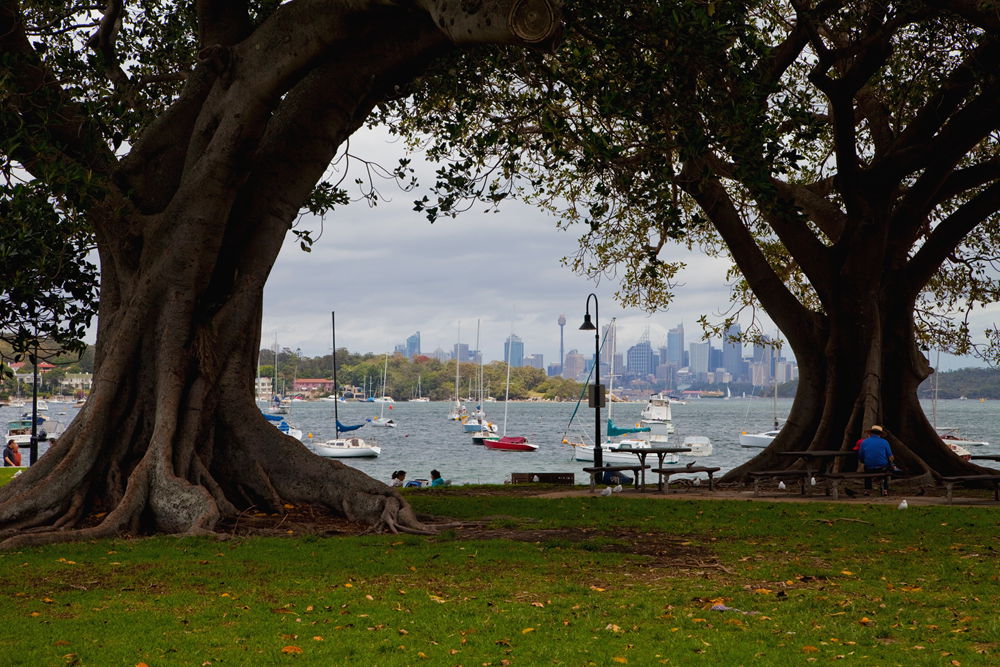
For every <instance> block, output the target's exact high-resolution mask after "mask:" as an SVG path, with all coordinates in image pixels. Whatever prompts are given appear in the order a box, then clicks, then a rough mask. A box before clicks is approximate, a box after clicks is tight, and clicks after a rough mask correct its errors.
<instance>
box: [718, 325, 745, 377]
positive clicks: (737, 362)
mask: <svg viewBox="0 0 1000 667" xmlns="http://www.w3.org/2000/svg"><path fill="white" fill-rule="evenodd" d="M739 335H740V325H739V324H733V325H731V326H729V327H726V333H725V334H724V335H723V338H722V367H723V368H725V369H726V370H727V371H729V374H730V375H732V376H733V379H734V380H737V381H738V380H742V379H743V343H741V342H740V341H733V340H732V339H733V338H738V337H739Z"/></svg>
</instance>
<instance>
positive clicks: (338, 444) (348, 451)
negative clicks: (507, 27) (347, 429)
mask: <svg viewBox="0 0 1000 667" xmlns="http://www.w3.org/2000/svg"><path fill="white" fill-rule="evenodd" d="M306 446H307V447H308V448H309V449H310V450H311V451H312V452H313V453H314V454H318V455H319V456H325V457H328V458H338V459H354V458H374V457H376V456H378V455H379V454H381V453H382V448H381V447H379V446H378V445H377V444H375V443H374V442H365V440H364V439H363V438H358V437H353V438H333V439H331V440H323V441H315V442H314V441H312V440H310V441H308V442H307V443H306Z"/></svg>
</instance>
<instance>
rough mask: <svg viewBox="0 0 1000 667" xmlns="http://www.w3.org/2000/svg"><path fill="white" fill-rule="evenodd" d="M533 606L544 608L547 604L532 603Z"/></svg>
mask: <svg viewBox="0 0 1000 667" xmlns="http://www.w3.org/2000/svg"><path fill="white" fill-rule="evenodd" d="M531 606H532V607H544V606H545V603H544V602H532V603H531Z"/></svg>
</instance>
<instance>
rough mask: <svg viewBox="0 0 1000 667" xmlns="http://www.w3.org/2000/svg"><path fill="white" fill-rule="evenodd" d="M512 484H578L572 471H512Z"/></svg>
mask: <svg viewBox="0 0 1000 667" xmlns="http://www.w3.org/2000/svg"><path fill="white" fill-rule="evenodd" d="M510 483H511V484H532V483H534V484H570V485H573V484H576V475H574V474H573V473H571V472H512V473H511V474H510Z"/></svg>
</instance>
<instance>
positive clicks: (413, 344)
mask: <svg viewBox="0 0 1000 667" xmlns="http://www.w3.org/2000/svg"><path fill="white" fill-rule="evenodd" d="M419 355H420V332H419V331H418V332H416V333H415V334H413V335H412V336H410V337H408V338H407V339H406V356H407V357H409V358H410V359H412V358H413V357H416V356H419Z"/></svg>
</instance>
